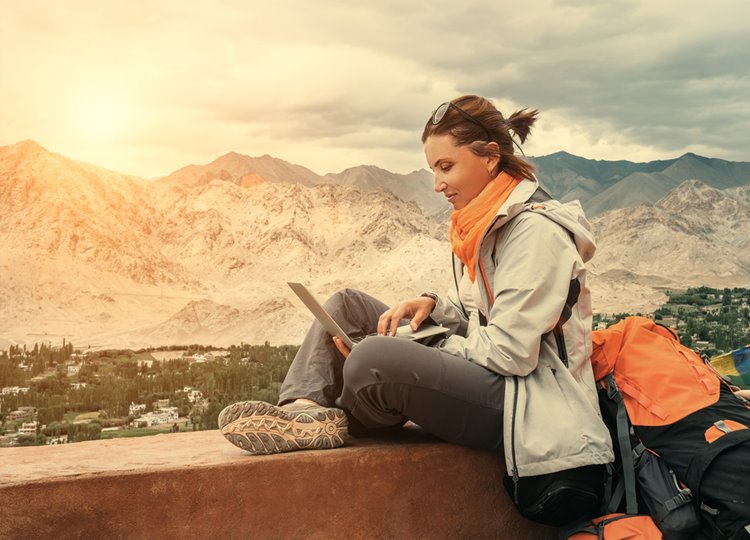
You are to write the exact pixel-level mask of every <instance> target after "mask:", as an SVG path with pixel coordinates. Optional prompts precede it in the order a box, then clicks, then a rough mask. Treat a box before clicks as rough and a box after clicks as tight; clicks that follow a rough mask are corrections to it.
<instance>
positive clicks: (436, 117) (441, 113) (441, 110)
mask: <svg viewBox="0 0 750 540" xmlns="http://www.w3.org/2000/svg"><path fill="white" fill-rule="evenodd" d="M449 109H456V110H457V111H458V112H459V113H460V114H461V116H463V117H464V118H465V119H466V120H468V121H469V122H471V123H472V124H476V125H478V126H479V127H480V128H482V129H483V130H484V132H485V133H486V134H487V139H489V140H490V141H492V140H493V139H492V135H490V130H488V129H487V128H486V127H485V126H484V124H482V122H480V121H479V120H477V119H476V118H474V117H473V116H472V115H470V114H469V113H467V112H466V111H465V110H463V109H462V108H461V107H459V106H458V105H456V104H454V103H453V102H451V101H446V102H445V103H443V104H441V105H440V106H439V107H438V108H437V109H435V111H434V112H433V113H432V125H433V126H436V125H438V124H439V123H440V121H441V120H442V119H443V118H445V113H447V112H448V110H449Z"/></svg>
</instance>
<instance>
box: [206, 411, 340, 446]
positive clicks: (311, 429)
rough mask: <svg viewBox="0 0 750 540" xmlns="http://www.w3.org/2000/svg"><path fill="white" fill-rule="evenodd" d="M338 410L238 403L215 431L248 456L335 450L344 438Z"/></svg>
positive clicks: (223, 412) (223, 413)
mask: <svg viewBox="0 0 750 540" xmlns="http://www.w3.org/2000/svg"><path fill="white" fill-rule="evenodd" d="M347 424H348V423H347V418H346V414H344V411H343V410H342V409H335V408H327V407H320V406H317V405H311V404H298V403H289V404H287V405H283V406H281V407H277V406H276V405H271V404H270V403H265V402H263V401H242V402H240V403H235V404H234V405H230V406H229V407H227V408H226V409H224V410H223V411H221V413H220V414H219V429H220V430H221V433H222V435H224V437H226V438H227V440H228V441H229V442H231V443H232V444H233V445H235V446H238V447H240V448H242V449H243V450H247V451H248V452H250V453H251V454H278V453H280V452H291V451H293V450H304V449H311V450H322V449H324V448H338V447H339V446H341V445H343V444H344V438H345V437H346V436H347Z"/></svg>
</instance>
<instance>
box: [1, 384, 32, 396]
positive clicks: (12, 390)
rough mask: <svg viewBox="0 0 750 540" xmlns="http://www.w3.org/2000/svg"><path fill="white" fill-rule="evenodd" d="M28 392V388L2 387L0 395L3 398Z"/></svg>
mask: <svg viewBox="0 0 750 540" xmlns="http://www.w3.org/2000/svg"><path fill="white" fill-rule="evenodd" d="M28 391H29V388H28V387H24V386H4V387H3V389H2V390H0V393H2V395H4V396H9V395H11V394H13V395H14V396H17V395H18V394H25V393H26V392H28Z"/></svg>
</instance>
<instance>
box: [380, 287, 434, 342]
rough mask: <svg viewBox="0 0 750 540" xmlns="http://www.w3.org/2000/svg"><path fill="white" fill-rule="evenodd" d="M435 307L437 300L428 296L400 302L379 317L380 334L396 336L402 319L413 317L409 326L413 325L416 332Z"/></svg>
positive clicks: (412, 327)
mask: <svg viewBox="0 0 750 540" xmlns="http://www.w3.org/2000/svg"><path fill="white" fill-rule="evenodd" d="M433 309H435V301H434V300H433V299H432V298H430V297H427V296H420V297H418V298H412V299H411V300H404V301H403V302H399V303H398V304H396V305H395V306H393V307H392V308H390V309H389V310H388V311H386V312H385V313H383V314H382V315H381V316H380V318H379V319H378V335H379V336H386V335H389V336H395V335H396V329H397V328H398V323H399V321H401V319H411V323H410V325H409V326H411V329H412V331H415V332H416V330H417V328H419V325H420V324H422V321H424V320H425V319H426V318H427V317H429V316H430V313H432V310H433Z"/></svg>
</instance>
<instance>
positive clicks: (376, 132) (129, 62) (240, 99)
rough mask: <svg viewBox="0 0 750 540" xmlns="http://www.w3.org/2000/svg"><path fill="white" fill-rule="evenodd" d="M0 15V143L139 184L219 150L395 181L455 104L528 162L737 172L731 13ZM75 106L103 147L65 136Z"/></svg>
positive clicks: (538, 3) (743, 54)
mask: <svg viewBox="0 0 750 540" xmlns="http://www.w3.org/2000/svg"><path fill="white" fill-rule="evenodd" d="M691 4H693V5H691ZM3 14H4V17H3V18H2V20H0V50H3V51H4V52H3V53H2V55H0V72H2V73H3V77H2V78H0V100H2V103H4V104H12V106H11V107H7V110H4V114H3V117H2V118H0V144H10V143H13V142H16V141H17V140H20V139H23V138H33V139H37V140H40V142H42V143H43V144H45V145H46V146H48V147H49V148H50V149H52V150H54V151H57V152H60V153H64V154H66V155H70V156H71V157H74V158H76V159H81V160H86V161H91V162H93V163H97V164H100V165H103V166H107V167H110V168H115V169H117V170H121V171H123V172H129V173H134V174H141V175H143V176H156V175H161V174H167V173H168V172H170V171H172V170H174V169H177V168H179V167H181V166H183V165H185V164H187V163H188V162H189V163H205V162H208V161H210V160H212V159H214V158H215V157H216V156H218V155H220V154H223V153H225V152H226V151H229V150H235V151H238V152H242V153H246V154H251V155H260V154H264V153H270V154H272V155H277V156H278V157H282V158H284V159H286V160H288V161H292V162H295V163H299V164H302V165H305V166H308V167H310V168H312V169H313V170H316V171H317V172H321V173H325V172H330V171H337V170H341V169H343V168H345V167H349V166H354V165H357V164H360V163H371V164H376V165H379V166H382V167H385V168H388V169H391V170H394V171H398V172H406V171H410V170H413V169H416V168H418V167H422V166H423V160H424V158H423V155H422V150H421V144H420V143H419V135H420V133H421V130H422V127H423V125H424V122H425V121H426V119H427V117H428V115H429V112H430V111H431V110H432V109H434V107H436V106H437V105H438V104H439V103H441V102H443V101H445V100H447V99H449V98H451V97H455V96H457V95H460V94H463V93H479V94H483V95H487V96H488V97H491V98H492V99H493V101H494V102H495V103H496V104H497V105H498V106H499V107H500V108H501V110H503V111H504V112H505V113H506V114H507V113H509V112H512V109H514V108H520V107H523V106H530V107H536V108H539V109H541V110H542V116H541V119H540V122H539V125H538V127H537V129H536V130H535V133H534V136H533V137H532V138H530V140H529V142H528V143H527V149H528V152H529V153H533V154H536V155H539V154H542V153H547V152H550V151H556V150H561V149H565V150H567V151H569V152H572V153H576V154H579V155H583V156H586V157H590V158H598V159H637V160H648V159H657V158H669V157H675V156H676V155H679V154H681V153H684V152H685V151H689V150H690V151H695V152H698V153H703V154H707V155H710V156H712V157H723V158H726V159H734V160H750V159H749V157H748V153H747V148H748V136H747V135H746V134H747V133H748V128H749V127H750V104H749V103H748V100H747V97H746V96H747V95H750V94H749V93H748V90H750V88H748V86H750V77H749V73H748V69H749V68H748V66H750V62H749V60H750V58H748V55H749V53H748V51H749V50H750V47H748V45H750V43H748V38H747V37H746V36H747V35H750V4H747V3H746V2H745V1H744V0H718V1H715V2H712V3H710V5H709V4H708V3H698V2H693V3H690V2H689V3H688V5H686V4H685V2H680V3H677V2H675V1H664V2H650V3H649V2H646V1H645V0H644V1H640V0H639V1H635V0H619V1H613V2H599V1H593V0H568V1H564V2H563V1H551V0H532V1H530V2H527V3H526V4H524V6H523V9H520V8H519V7H518V6H509V5H507V4H504V3H494V4H493V3H486V2H479V1H475V0H470V1H467V2H447V1H440V2H426V1H399V2H396V1H395V0H386V1H382V2H378V3H366V4H352V3H346V2H341V1H334V0H330V1H321V2H303V1H301V0H290V1H287V2H276V3H267V2H260V1H249V2H245V1H242V2H241V1H227V2H222V3H219V4H217V3H214V2H207V1H206V2H199V1H196V2H189V3H185V2H177V1H166V0H161V1H155V2H149V3H94V4H91V3H89V2H84V1H83V0H73V1H69V2H54V3H52V4H50V3H47V2H42V1H40V0H31V1H28V2H24V3H19V2H12V3H11V2H8V3H7V6H5V7H4V8H3ZM9 51H13V53H9ZM92 96H93V97H92ZM102 96H106V97H107V99H103V98H102ZM87 104H88V105H90V107H89V109H94V110H106V111H110V112H108V114H111V115H112V120H111V121H110V123H111V124H112V125H111V129H109V130H106V131H105V130H103V129H102V126H101V125H100V126H99V133H98V134H96V133H95V130H93V129H91V128H90V126H89V127H88V128H87V127H86V126H85V125H83V124H82V123H81V122H80V119H81V118H84V117H86V116H87V115H89V116H90V112H87V106H88V105H87ZM95 106H96V107H98V109H95ZM112 108H115V109H117V110H119V112H120V117H119V118H118V116H117V114H114V113H112V112H111V110H112ZM91 125H93V124H91Z"/></svg>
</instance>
